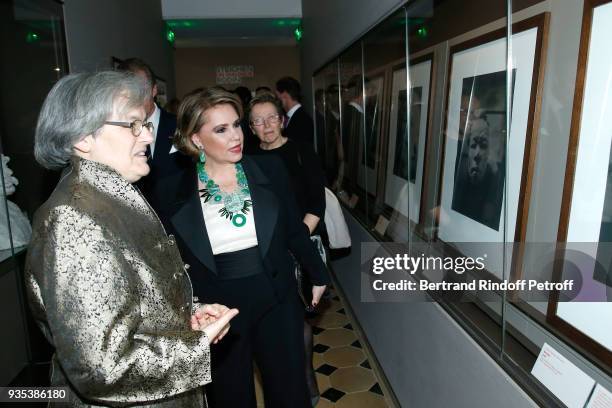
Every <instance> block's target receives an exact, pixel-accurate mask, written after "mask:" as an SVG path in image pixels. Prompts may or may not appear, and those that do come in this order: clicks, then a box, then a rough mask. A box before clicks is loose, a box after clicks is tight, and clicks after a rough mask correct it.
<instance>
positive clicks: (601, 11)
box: [546, 0, 612, 373]
mask: <svg viewBox="0 0 612 408" xmlns="http://www.w3.org/2000/svg"><path fill="white" fill-rule="evenodd" d="M611 36H612V0H584V11H583V17H582V31H581V36H580V50H579V54H578V68H577V74H576V90H575V93H574V102H573V110H572V121H571V128H570V140H569V146H568V153H567V163H566V171H565V181H564V186H563V198H562V201H561V216H560V222H559V229H558V234H557V242H558V243H560V244H559V246H560V247H561V245H564V247H561V248H562V249H564V250H565V251H567V249H568V248H576V247H577V249H578V250H579V252H580V253H581V254H582V255H584V256H585V257H587V258H588V260H589V262H585V263H583V264H581V265H580V278H581V285H580V286H581V288H580V291H579V292H578V293H577V296H576V297H575V298H573V299H572V301H566V302H563V301H560V297H561V294H560V293H559V292H558V291H552V292H551V296H550V299H549V303H548V310H547V315H546V321H547V323H549V324H550V325H551V326H552V327H554V328H555V329H556V330H558V331H559V332H560V333H561V334H563V335H564V336H565V337H566V338H568V339H570V340H571V341H572V342H573V343H574V344H576V345H578V346H579V350H580V351H582V352H583V354H586V355H587V356H590V357H592V359H593V360H594V361H595V363H597V364H598V365H600V366H602V368H604V369H605V370H606V371H607V372H609V373H610V372H612V332H610V330H602V322H607V321H610V320H612V303H610V302H609V301H606V299H610V296H611V295H612V287H611V286H612V285H611V284H610V282H612V281H611V278H610V273H612V270H611V269H612V264H611V262H610V259H609V258H610V255H611V252H612V251H610V245H611V244H610V242H612V237H611V235H612V233H611V232H612V229H611V227H612V218H611V217H612V154H611V150H610V149H611V147H612V123H610V121H609V118H610V117H611V116H612V105H611V104H610V103H609V101H607V103H606V100H607V99H608V98H609V94H608V93H607V92H606V91H607V88H606V87H605V86H602V84H605V83H607V82H608V81H609V76H610V73H611V72H612V57H611V55H610V53H609V52H608V49H609V39H610V38H611ZM563 243H566V244H563ZM567 254H568V253H567V252H564V256H565V255H567ZM606 258H607V259H606ZM566 262H567V260H566ZM598 265H603V273H601V272H602V270H601V269H599V270H598V268H597V266H598ZM567 272H568V271H566V270H565V269H564V268H563V267H562V266H558V267H557V268H555V270H554V272H553V279H554V280H556V281H560V280H563V279H567V275H568V274H567ZM601 275H604V276H601ZM606 275H607V276H606ZM597 299H600V300H599V301H597ZM602 299H603V301H602Z"/></svg>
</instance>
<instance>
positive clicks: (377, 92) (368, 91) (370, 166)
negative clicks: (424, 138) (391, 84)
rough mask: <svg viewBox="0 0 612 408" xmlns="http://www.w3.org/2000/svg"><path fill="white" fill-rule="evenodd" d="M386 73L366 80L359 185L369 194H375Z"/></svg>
mask: <svg viewBox="0 0 612 408" xmlns="http://www.w3.org/2000/svg"><path fill="white" fill-rule="evenodd" d="M383 85H384V75H380V76H375V77H373V78H368V79H366V80H364V102H365V109H364V112H365V126H364V132H363V136H362V140H361V141H360V143H359V155H358V157H359V164H358V173H357V185H358V186H359V187H361V188H362V189H363V190H365V191H366V192H367V193H368V194H371V195H375V194H376V188H377V184H378V183H377V170H378V169H377V163H379V162H380V160H378V154H379V151H378V149H379V146H380V132H381V121H382V113H383V91H384V89H383Z"/></svg>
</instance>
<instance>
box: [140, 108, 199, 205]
mask: <svg viewBox="0 0 612 408" xmlns="http://www.w3.org/2000/svg"><path fill="white" fill-rule="evenodd" d="M160 111H161V112H160V115H159V124H158V125H157V136H156V137H155V150H154V152H153V157H149V161H148V162H147V163H148V164H149V167H150V168H151V171H150V172H149V174H148V175H147V176H146V177H143V178H141V179H140V180H138V182H137V183H136V185H137V186H138V188H139V189H140V191H141V192H142V194H143V195H144V196H145V198H146V199H147V200H148V201H149V202H151V200H152V199H153V196H152V194H153V193H152V188H153V185H154V184H155V180H157V179H159V178H160V177H164V176H165V175H167V174H170V173H176V172H178V171H180V169H181V168H182V166H183V163H184V162H185V161H189V160H187V158H186V156H185V155H183V154H182V153H180V152H175V153H172V154H170V149H172V138H173V137H174V131H175V130H176V116H174V115H173V114H171V113H169V112H166V111H165V110H163V109H161V108H160Z"/></svg>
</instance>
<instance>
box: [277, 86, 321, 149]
mask: <svg viewBox="0 0 612 408" xmlns="http://www.w3.org/2000/svg"><path fill="white" fill-rule="evenodd" d="M276 96H278V98H279V99H280V101H281V103H282V104H283V109H285V112H286V114H287V123H284V129H285V130H284V135H285V136H287V137H288V138H289V139H292V140H296V141H299V142H302V143H307V144H309V145H311V146H312V145H313V142H314V123H313V121H312V118H311V117H310V115H308V113H307V112H306V111H305V110H304V108H303V107H302V104H301V103H300V101H301V100H302V87H301V86H300V83H299V82H298V81H297V80H296V79H295V78H292V77H284V78H281V79H279V80H278V81H276Z"/></svg>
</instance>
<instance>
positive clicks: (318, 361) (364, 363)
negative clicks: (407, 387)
mask: <svg viewBox="0 0 612 408" xmlns="http://www.w3.org/2000/svg"><path fill="white" fill-rule="evenodd" d="M316 313H317V315H315V316H314V317H311V318H309V322H310V323H311V325H312V332H313V335H314V347H313V351H314V353H313V366H314V368H315V376H316V379H317V385H318V387H319V393H320V394H321V398H320V400H319V403H318V404H317V408H330V407H339V408H365V407H367V408H383V407H384V408H386V407H392V405H391V403H390V402H389V401H390V400H389V398H388V396H385V395H384V392H383V390H382V388H381V386H380V381H379V379H378V378H377V376H376V373H375V371H374V370H372V365H371V364H370V362H369V361H368V359H367V353H366V349H364V347H363V346H364V345H363V344H362V341H361V339H360V338H359V337H358V335H357V332H356V331H355V330H354V325H353V323H352V322H351V319H350V318H349V313H350V308H348V310H347V307H346V305H344V304H343V302H342V300H341V299H340V297H339V296H338V293H337V292H336V291H335V290H334V289H331V290H330V291H329V294H328V295H327V298H325V297H324V298H323V299H322V300H321V302H320V304H319V306H318V308H317V311H316ZM255 388H256V395H257V407H258V408H260V407H264V405H263V392H262V389H261V385H260V380H259V379H258V378H256V385H255Z"/></svg>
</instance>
